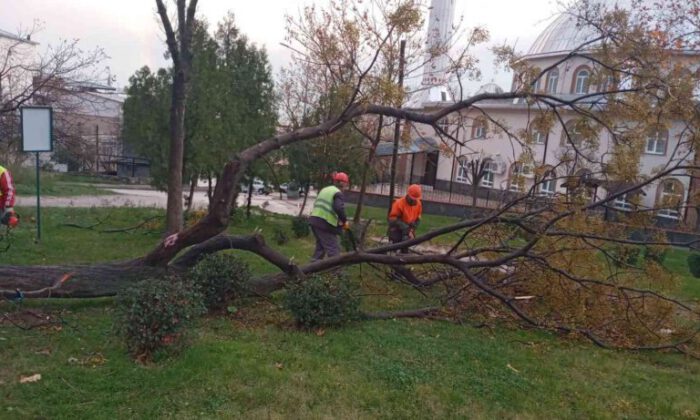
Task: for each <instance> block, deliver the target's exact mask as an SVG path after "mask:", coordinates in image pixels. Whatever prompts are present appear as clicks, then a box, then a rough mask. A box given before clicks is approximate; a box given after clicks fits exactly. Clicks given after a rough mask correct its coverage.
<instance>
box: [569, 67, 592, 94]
mask: <svg viewBox="0 0 700 420" xmlns="http://www.w3.org/2000/svg"><path fill="white" fill-rule="evenodd" d="M590 79H591V71H590V70H589V69H588V67H580V68H579V69H578V70H576V72H575V73H574V80H573V89H572V90H573V93H575V94H577V95H583V94H586V93H588V87H589V85H590Z"/></svg>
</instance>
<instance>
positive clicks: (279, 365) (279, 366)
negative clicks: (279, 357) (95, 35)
mask: <svg viewBox="0 0 700 420" xmlns="http://www.w3.org/2000/svg"><path fill="white" fill-rule="evenodd" d="M275 367H276V368H277V369H279V370H282V368H283V367H284V365H283V364H282V363H279V362H277V363H275Z"/></svg>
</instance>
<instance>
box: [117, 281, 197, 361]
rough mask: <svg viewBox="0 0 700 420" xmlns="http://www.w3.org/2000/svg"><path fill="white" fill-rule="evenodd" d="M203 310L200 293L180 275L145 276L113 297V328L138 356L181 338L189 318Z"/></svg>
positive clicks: (149, 356) (146, 357)
mask: <svg viewBox="0 0 700 420" xmlns="http://www.w3.org/2000/svg"><path fill="white" fill-rule="evenodd" d="M203 312H204V306H203V304H202V295H201V294H200V293H199V291H197V288H196V287H194V286H193V285H192V284H191V283H189V282H186V281H183V280H182V279H180V278H175V277H171V278H162V279H149V280H145V281H143V282H141V283H139V284H137V285H136V286H134V287H132V288H130V289H128V290H126V291H124V292H123V293H121V294H120V295H119V297H118V298H117V322H116V327H117V331H118V332H119V333H120V334H121V335H122V336H123V337H124V338H125V340H126V345H127V348H128V349H129V352H130V353H131V354H132V355H133V356H134V357H135V358H137V359H138V360H142V361H148V360H151V359H152V357H153V354H154V353H155V352H156V351H158V350H160V349H162V348H167V347H171V346H173V345H175V344H178V343H180V342H181V338H182V334H183V332H184V331H185V329H186V327H187V326H188V324H190V322H191V321H192V320H193V319H194V318H195V317H196V316H197V315H199V314H201V313H203Z"/></svg>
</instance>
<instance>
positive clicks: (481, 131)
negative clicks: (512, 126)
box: [472, 118, 488, 139]
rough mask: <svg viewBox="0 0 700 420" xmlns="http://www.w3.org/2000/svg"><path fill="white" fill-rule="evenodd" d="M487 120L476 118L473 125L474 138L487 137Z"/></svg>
mask: <svg viewBox="0 0 700 420" xmlns="http://www.w3.org/2000/svg"><path fill="white" fill-rule="evenodd" d="M487 127H488V126H487V124H486V120H484V119H483V118H476V119H474V125H472V138H474V139H484V138H486V129H487Z"/></svg>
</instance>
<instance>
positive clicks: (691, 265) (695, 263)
mask: <svg viewBox="0 0 700 420" xmlns="http://www.w3.org/2000/svg"><path fill="white" fill-rule="evenodd" d="M688 270H689V271H690V273H691V274H692V275H693V276H694V277H695V278H700V254H698V253H692V254H690V255H688Z"/></svg>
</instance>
